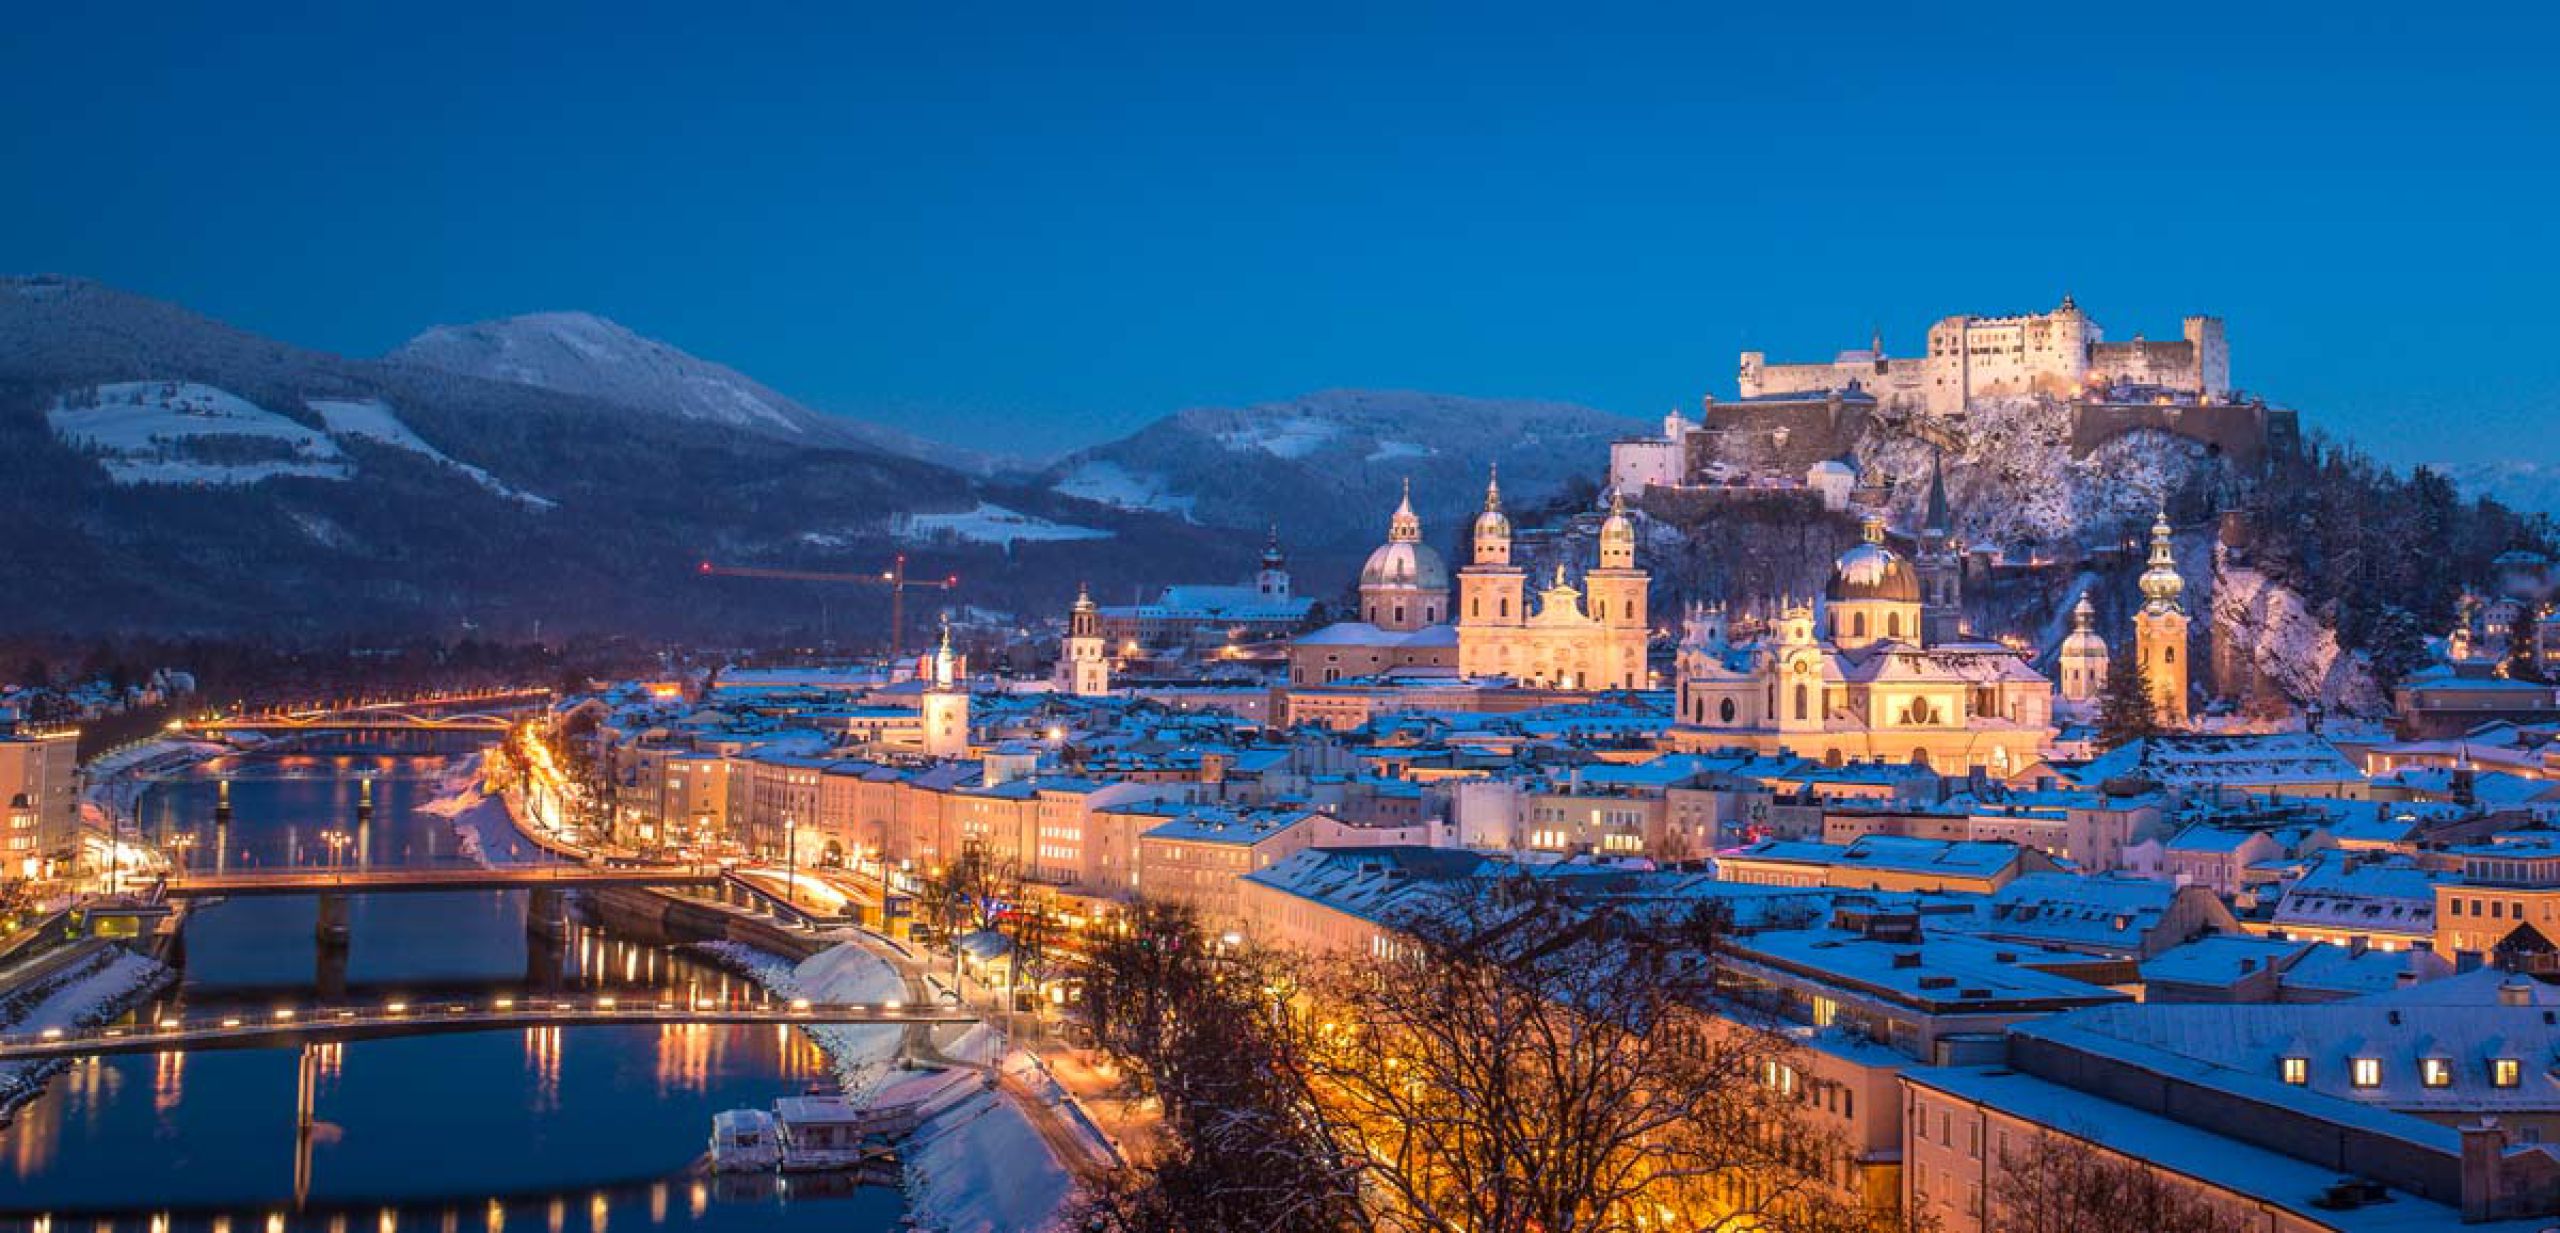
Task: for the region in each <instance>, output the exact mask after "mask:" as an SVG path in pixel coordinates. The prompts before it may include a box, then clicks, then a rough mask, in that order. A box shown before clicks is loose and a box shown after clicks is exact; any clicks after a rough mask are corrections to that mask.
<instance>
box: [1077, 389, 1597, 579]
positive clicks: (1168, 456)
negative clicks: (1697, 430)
mask: <svg viewBox="0 0 2560 1233" xmlns="http://www.w3.org/2000/svg"><path fill="white" fill-rule="evenodd" d="M1641 427H1642V426H1641V425H1639V424H1637V423H1635V422H1634V421H1632V420H1628V419H1626V418H1623V417H1621V416H1617V415H1613V414H1611V413H1609V412H1605V411H1598V410H1594V409H1592V408H1590V407H1583V406H1576V405H1574V404H1571V403H1556V402H1536V401H1529V400H1520V399H1487V398H1461V397H1456V396H1454V395H1447V394H1424V393H1413V392H1408V391H1400V390H1327V391H1324V392H1321V393H1316V394H1309V395H1307V396H1305V397H1303V398H1294V399H1290V400H1287V401H1285V402H1274V403H1264V404H1260V405H1257V406H1251V407H1234V408H1228V407H1208V408H1197V409H1193V410H1188V411H1180V412H1176V413H1175V414H1173V415H1170V416H1167V417H1165V418H1164V419H1161V420H1158V421H1156V422H1155V423H1153V424H1150V425H1148V426H1147V427H1146V428H1143V429H1141V430H1139V431H1138V432H1136V433H1134V434H1132V435H1130V436H1128V437H1124V438H1122V439H1120V440H1118V441H1113V442H1110V443H1108V444H1105V445H1099V446H1095V447H1093V448H1090V449H1086V450H1081V451H1078V452H1076V453H1074V454H1071V455H1069V456H1068V457H1067V458H1065V459H1063V460H1061V461H1060V462H1058V463H1057V464H1055V465H1053V466H1052V467H1051V468H1050V469H1049V470H1048V471H1047V472H1045V473H1044V474H1043V476H1042V477H1041V478H1042V482H1044V483H1045V484H1047V485H1048V486H1049V487H1050V489H1051V490H1052V491H1055V492H1057V493H1060V494H1063V495H1068V496H1074V497H1079V498H1083V499H1085V500H1090V501H1098V502H1103V503H1105V504H1111V505H1117V506H1120V507H1123V508H1128V509H1145V510H1153V511H1157V512H1161V513H1167V514H1173V515H1176V516H1179V517H1183V518H1187V519H1190V520H1192V521H1194V522H1197V523H1200V524H1202V525H1205V526H1212V527H1227V528H1233V529H1236V530H1239V531H1248V532H1258V531H1260V530H1262V529H1263V528H1265V527H1269V526H1277V527H1278V528H1279V529H1280V535H1281V537H1282V539H1284V540H1286V541H1288V542H1289V544H1290V545H1291V546H1292V547H1293V548H1312V549H1316V550H1319V551H1322V550H1327V549H1332V550H1339V551H1348V550H1354V549H1365V548H1366V547H1367V546H1370V545H1373V544H1375V543H1376V542H1377V541H1378V540H1379V539H1380V538H1382V537H1383V536H1384V535H1385V534H1386V525H1387V515H1388V514H1389V513H1391V512H1392V511H1393V510H1394V509H1395V505H1396V500H1397V494H1398V492H1399V491H1400V490H1401V488H1402V486H1403V485H1404V484H1405V483H1406V482H1408V481H1410V482H1411V484H1412V486H1413V502H1414V507H1415V508H1416V509H1417V510H1419V511H1420V512H1421V513H1422V515H1423V520H1424V526H1425V531H1426V533H1427V534H1429V535H1431V536H1433V538H1434V539H1435V541H1439V540H1446V539H1447V538H1448V536H1449V535H1450V534H1451V533H1452V532H1454V531H1455V530H1456V529H1457V528H1458V527H1460V526H1461V525H1462V524H1463V523H1464V522H1465V521H1466V520H1467V519H1470V518H1472V517H1473V516H1474V514H1475V511H1476V510H1477V509H1479V508H1481V506H1482V504H1483V501H1484V485H1485V469H1486V467H1487V465H1488V464H1493V463H1498V464H1500V466H1501V468H1502V487H1503V493H1504V496H1505V498H1506V500H1508V501H1511V502H1514V503H1516V504H1518V505H1523V506H1525V505H1531V504H1535V503H1537V502H1541V501H1544V500H1547V499H1549V498H1551V497H1553V496H1555V495H1556V494H1557V493H1558V492H1559V491H1561V490H1563V489H1564V488H1565V487H1566V486H1567V485H1568V484H1569V483H1576V482H1578V483H1580V484H1582V485H1585V486H1588V485H1590V484H1592V483H1593V482H1594V481H1595V480H1596V479H1597V478H1598V477H1600V476H1602V475H1604V474H1605V473H1606V472H1607V470H1608V461H1609V442H1610V441H1611V440H1612V439H1613V438H1616V437H1619V436H1623V435H1626V434H1628V433H1629V432H1632V431H1635V430H1637V429H1639V428H1641Z"/></svg>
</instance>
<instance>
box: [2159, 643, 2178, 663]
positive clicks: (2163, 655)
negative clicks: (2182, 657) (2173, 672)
mask: <svg viewBox="0 0 2560 1233" xmlns="http://www.w3.org/2000/svg"><path fill="white" fill-rule="evenodd" d="M2160 662H2161V663H2164V664H2174V663H2176V662H2178V648H2176V647H2173V646H2164V647H2162V648H2160Z"/></svg>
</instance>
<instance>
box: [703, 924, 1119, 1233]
mask: <svg viewBox="0 0 2560 1233" xmlns="http://www.w3.org/2000/svg"><path fill="white" fill-rule="evenodd" d="M695 949H697V950H699V951H701V952H702V953H704V954H706V955H709V956H711V957H713V958H715V959H717V960H718V961H719V962H721V963H722V964H724V965H726V966H728V967H730V968H732V969H733V970H736V971H738V972H740V973H742V974H744V975H745V976H747V977H748V978H749V979H751V980H754V981H755V982H756V983H757V984H759V985H761V986H763V987H764V988H765V989H766V990H768V991H769V992H771V993H773V994H774V995H775V996H777V997H795V998H797V997H805V998H808V999H810V1000H811V1001H840V1002H888V1001H893V1000H897V999H900V998H903V997H905V996H907V989H906V982H905V981H904V979H902V978H901V977H900V976H899V975H898V972H897V969H896V968H895V967H893V966H891V964H890V963H889V962H888V961H887V960H886V959H883V958H881V957H880V956H878V955H876V954H873V953H871V952H870V951H869V950H867V949H865V948H864V947H863V946H862V945H861V944H860V943H856V942H844V943H840V944H838V945H837V946H835V947H834V948H832V949H830V950H827V951H824V952H821V953H819V954H817V955H815V956H812V957H811V958H809V959H808V960H806V961H805V962H802V963H800V964H798V965H796V966H795V965H793V964H790V963H787V962H785V961H784V960H782V959H779V958H776V957H774V956H773V955H769V954H767V953H765V952H763V951H760V950H757V949H755V948H753V947H750V946H741V945H739V944H737V943H734V942H706V943H702V944H701V945H699V946H697V947H696V948H695ZM807 1031H808V1032H809V1034H810V1035H811V1036H812V1037H813V1038H814V1039H816V1040H817V1042H818V1045H819V1047H820V1048H823V1049H825V1050H826V1052H827V1056H828V1057H829V1058H830V1059H832V1060H833V1061H834V1063H835V1067H836V1074H837V1077H838V1079H839V1081H841V1082H842V1083H843V1085H844V1090H845V1091H846V1092H847V1093H848V1094H850V1095H852V1096H854V1097H855V1098H857V1099H866V1100H879V1099H884V1098H888V1099H896V1100H902V1101H903V1100H906V1099H910V1098H913V1097H914V1096H915V1095H917V1094H919V1093H921V1092H924V1091H928V1090H929V1091H930V1092H931V1095H930V1097H929V1098H928V1099H927V1100H926V1102H925V1104H924V1106H923V1109H924V1112H925V1120H924V1124H923V1125H921V1126H919V1127H918V1128H917V1129H916V1131H915V1133H913V1134H912V1135H909V1136H908V1138H907V1141H906V1143H905V1144H904V1145H903V1147H902V1151H901V1162H902V1164H903V1166H904V1173H905V1177H904V1186H905V1189H906V1195H907V1214H908V1218H909V1219H911V1220H912V1221H914V1222H915V1224H916V1225H917V1227H919V1228H923V1229H931V1230H937V1231H939V1233H1013V1231H1018V1230H1037V1229H1044V1228H1049V1227H1051V1226H1053V1225H1054V1224H1055V1223H1056V1221H1057V1218H1058V1216H1059V1214H1060V1213H1061V1212H1062V1211H1063V1210H1064V1209H1065V1207H1066V1205H1067V1201H1068V1200H1069V1199H1070V1198H1071V1197H1072V1196H1073V1194H1074V1190H1075V1183H1074V1179H1073V1178H1071V1177H1070V1176H1069V1175H1068V1173H1067V1168H1066V1166H1065V1165H1064V1164H1063V1163H1061V1162H1060V1161H1059V1159H1058V1157H1057V1154H1056V1153H1055V1152H1053V1151H1051V1150H1050V1148H1049V1145H1048V1143H1047V1142H1046V1141H1044V1140H1043V1139H1042V1138H1041V1137H1040V1134H1039V1132H1038V1131H1036V1130H1034V1129H1033V1128H1032V1125H1031V1122H1030V1119H1029V1118H1028V1117H1026V1116H1025V1115H1024V1113H1023V1110H1022V1109H1021V1108H1020V1107H1019V1106H1017V1105H1016V1104H1015V1103H1014V1102H1013V1101H1012V1100H1011V1099H1009V1098H1008V1097H1007V1096H1006V1095H1005V1094H1004V1093H1003V1092H1001V1091H1000V1090H998V1089H997V1088H996V1087H995V1085H994V1084H993V1082H992V1078H993V1076H992V1074H982V1073H976V1071H975V1068H974V1067H955V1068H953V1069H950V1070H941V1071H934V1070H927V1071H912V1070H904V1069H901V1068H900V1067H899V1064H898V1058H899V1052H900V1050H899V1045H900V1042H901V1040H902V1038H903V1035H904V1033H905V1032H906V1029H905V1028H900V1027H823V1026H812V1027H810V1028H808V1029H807ZM993 1035H994V1034H993V1032H992V1030H991V1029H988V1028H986V1027H985V1026H983V1025H980V1026H977V1027H973V1028H971V1029H970V1031H969V1033H968V1034H967V1035H966V1036H964V1037H963V1043H962V1044H955V1045H954V1046H953V1049H952V1051H951V1052H952V1054H953V1055H955V1056H959V1057H966V1056H968V1055H971V1054H985V1053H993V1052H999V1051H1000V1047H999V1046H995V1045H994V1043H993ZM964 1046H965V1047H964Z"/></svg>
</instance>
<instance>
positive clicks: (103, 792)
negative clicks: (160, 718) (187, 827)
mask: <svg viewBox="0 0 2560 1233" xmlns="http://www.w3.org/2000/svg"><path fill="white" fill-rule="evenodd" d="M230 752H232V750H231V748H230V747H229V746H227V745H219V744H216V743H214V742H212V741H195V740H187V739H185V738H182V737H160V738H158V739H155V740H148V741H137V742H135V743H134V744H131V745H125V746H120V747H118V748H116V749H111V750H108V751H107V752H106V753H103V754H100V755H98V756H97V757H95V758H92V759H90V760H89V762H88V764H87V765H85V766H83V767H81V768H80V770H81V773H82V774H83V775H84V776H86V777H87V780H88V784H87V786H86V787H85V788H83V789H82V790H81V793H80V800H81V803H82V804H84V805H86V806H88V807H89V808H90V809H91V810H93V811H94V812H95V813H96V815H97V817H98V820H99V821H101V822H104V823H109V824H113V823H118V822H126V821H130V820H132V818H133V811H134V809H135V808H136V807H137V806H138V805H140V804H141V802H142V794H143V793H145V792H148V791H150V790H151V785H152V784H153V782H155V781H156V780H158V779H159V778H160V777H161V776H163V775H167V774H169V773H171V772H173V771H176V770H179V769H181V768H184V767H188V766H193V765H195V764H196V763H198V762H203V761H206V760H208V759H212V758H218V757H221V756H222V755H224V754H227V753H230Z"/></svg>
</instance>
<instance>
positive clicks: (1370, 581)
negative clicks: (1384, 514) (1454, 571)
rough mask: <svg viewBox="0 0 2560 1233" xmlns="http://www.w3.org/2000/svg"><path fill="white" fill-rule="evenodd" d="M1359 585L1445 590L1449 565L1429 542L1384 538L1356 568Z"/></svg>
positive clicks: (1447, 582)
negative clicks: (1361, 564) (1358, 569)
mask: <svg viewBox="0 0 2560 1233" xmlns="http://www.w3.org/2000/svg"><path fill="white" fill-rule="evenodd" d="M1360 585H1361V586H1364V587H1418V588H1420V589H1422V590H1425V591H1440V590H1446V589H1448V586H1449V566H1448V564H1447V563H1446V562H1444V561H1442V560H1441V559H1440V554H1439V553H1438V552H1436V551H1434V550H1433V549H1432V547H1431V545H1429V544H1425V543H1422V542H1421V541H1419V540H1406V539H1394V540H1388V541H1387V542H1386V543H1383V544H1380V545H1378V550H1377V551H1376V552H1372V553H1370V554H1369V563H1368V564H1366V565H1363V566H1361V567H1360Z"/></svg>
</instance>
